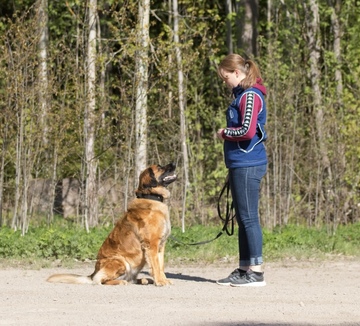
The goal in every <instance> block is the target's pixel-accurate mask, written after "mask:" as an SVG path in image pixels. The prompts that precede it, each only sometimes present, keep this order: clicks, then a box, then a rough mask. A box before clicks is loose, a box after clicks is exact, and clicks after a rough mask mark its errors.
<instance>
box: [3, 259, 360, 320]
mask: <svg viewBox="0 0 360 326" xmlns="http://www.w3.org/2000/svg"><path fill="white" fill-rule="evenodd" d="M234 267H235V266H230V265H229V264H223V265H218V264H217V265H202V266H189V265H184V266H181V265H179V266H169V267H168V268H167V269H166V274H167V276H168V278H170V279H171V280H172V281H173V283H174V285H172V286H167V287H156V286H154V285H134V284H131V285H127V286H99V285H97V286H95V285H68V284H51V283H47V282H46V281H45V280H46V278H47V277H48V276H49V275H51V274H53V273H61V272H68V273H79V274H83V275H89V274H91V273H92V271H93V267H92V265H89V264H84V265H83V266H81V268H79V267H76V268H75V269H66V268H49V269H41V270H31V269H28V268H26V269H20V268H4V266H2V269H1V270H0V294H1V296H0V307H1V308H0V325H37V326H40V325H154V326H155V325H156V326H158V325H210V326H215V325H224V326H233V325H360V277H359V276H360V261H357V260H356V261H354V260H349V261H348V260H346V259H341V260H339V261H336V260H335V261H325V262H317V263H314V262H299V261H288V262H286V263H284V262H283V263H268V264H266V268H265V278H266V282H267V286H266V287H260V288H250V287H247V288H243V287H242V288H234V287H226V286H220V285H217V284H216V283H215V281H216V280H217V279H219V278H223V277H225V276H227V275H228V274H229V273H230V272H231V271H232V270H233V268H234ZM143 276H147V274H146V270H145V273H144V274H143Z"/></svg>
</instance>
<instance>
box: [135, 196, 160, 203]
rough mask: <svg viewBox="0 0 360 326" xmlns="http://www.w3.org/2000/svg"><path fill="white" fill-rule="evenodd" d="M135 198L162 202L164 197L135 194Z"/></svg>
mask: <svg viewBox="0 0 360 326" xmlns="http://www.w3.org/2000/svg"><path fill="white" fill-rule="evenodd" d="M136 198H144V199H152V200H156V201H160V202H163V201H164V197H163V196H161V195H154V194H137V195H136Z"/></svg>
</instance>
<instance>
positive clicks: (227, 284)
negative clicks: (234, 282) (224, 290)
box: [216, 282, 231, 286]
mask: <svg viewBox="0 0 360 326" xmlns="http://www.w3.org/2000/svg"><path fill="white" fill-rule="evenodd" d="M216 284H219V285H222V286H230V285H231V283H230V282H229V283H220V282H216Z"/></svg>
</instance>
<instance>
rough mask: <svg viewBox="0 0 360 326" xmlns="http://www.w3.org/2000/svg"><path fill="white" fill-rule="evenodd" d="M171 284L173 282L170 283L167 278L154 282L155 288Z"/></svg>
mask: <svg viewBox="0 0 360 326" xmlns="http://www.w3.org/2000/svg"><path fill="white" fill-rule="evenodd" d="M172 284H173V282H171V281H170V280H169V279H167V278H165V279H161V280H158V281H155V285H156V286H166V285H172Z"/></svg>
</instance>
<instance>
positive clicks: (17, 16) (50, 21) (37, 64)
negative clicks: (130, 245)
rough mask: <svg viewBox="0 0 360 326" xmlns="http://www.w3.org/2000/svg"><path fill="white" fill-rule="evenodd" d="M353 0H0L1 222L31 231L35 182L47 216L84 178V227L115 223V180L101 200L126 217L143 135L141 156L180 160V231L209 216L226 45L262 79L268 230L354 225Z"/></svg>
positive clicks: (216, 181)
mask: <svg viewBox="0 0 360 326" xmlns="http://www.w3.org/2000/svg"><path fill="white" fill-rule="evenodd" d="M94 3H95V4H96V6H95V7H94ZM359 5H360V2H359V1H354V0H351V1H349V0H344V1H339V0H331V1H329V0H327V1H325V0H320V1H319V0H306V1H302V2H299V1H293V0H273V1H263V0H258V1H249V0H240V1H237V0H236V1H232V2H231V1H227V2H217V1H188V0H183V1H179V2H177V1H169V2H164V1H156V0H155V1H151V4H150V8H148V6H149V4H148V2H146V1H139V2H133V1H129V2H128V1H112V0H108V1H105V0H98V1H94V0H89V1H77V0H73V1H70V0H69V1H49V2H47V1H46V0H38V1H30V0H14V1H11V2H9V1H5V0H0V14H1V20H0V94H1V96H0V225H9V226H12V227H13V228H20V229H22V230H23V231H24V233H25V232H26V230H27V228H28V226H29V224H31V223H32V221H35V219H36V218H37V217H39V212H38V211H37V207H36V205H35V204H34V203H33V202H32V201H31V200H30V199H31V198H32V195H33V192H34V180H35V181H36V180H47V182H48V184H49V185H50V186H49V187H48V188H47V195H48V196H49V198H50V199H49V201H50V205H48V206H47V209H46V210H45V211H44V210H43V211H42V212H41V214H42V216H44V217H46V218H47V219H48V221H49V222H51V220H52V219H53V218H54V214H56V213H57V212H59V211H61V210H58V209H57V206H56V205H55V202H56V200H55V199H56V194H57V193H59V190H58V187H59V185H61V182H62V180H64V179H67V178H73V179H76V180H79V185H80V186H79V188H78V189H77V191H78V196H79V198H80V200H78V201H76V203H77V204H76V205H78V210H77V214H76V217H75V218H76V220H77V221H78V222H79V223H82V224H83V225H85V226H87V227H89V226H90V227H91V226H94V225H97V224H99V223H103V221H104V220H105V221H108V220H109V218H110V219H111V218H112V217H111V216H110V217H109V216H108V215H107V214H104V210H103V209H102V207H103V205H104V203H103V202H102V201H106V202H107V198H108V197H106V196H104V194H100V192H101V189H102V185H103V184H104V183H107V184H109V182H110V184H112V185H113V187H114V188H116V189H117V196H118V197H117V198H116V200H115V201H113V202H112V203H111V205H112V210H113V211H114V212H115V213H116V214H114V216H116V215H117V213H121V212H122V211H123V210H124V209H125V207H126V203H127V201H128V198H131V197H133V194H134V187H135V186H136V182H137V180H136V179H137V170H136V167H137V166H138V162H139V160H141V159H142V158H141V157H140V156H141V153H139V151H137V149H138V148H139V146H140V145H139V140H141V139H142V137H143V136H144V135H143V134H145V135H146V148H145V151H146V156H145V161H146V164H153V163H155V164H158V163H159V164H166V163H168V162H170V161H173V162H175V163H177V165H178V169H177V170H178V175H179V181H178V182H177V183H174V184H173V185H171V190H172V208H171V214H172V219H173V221H174V223H175V224H176V223H178V224H180V222H181V219H182V215H184V216H185V224H188V225H189V224H195V223H201V224H209V223H212V222H214V221H217V220H216V204H217V196H218V194H219V191H220V189H221V187H222V185H223V183H224V180H225V177H226V169H225V166H224V163H223V157H222V143H221V142H220V141H218V140H217V139H216V137H215V132H216V130H217V129H218V128H219V127H221V126H224V124H225V115H224V113H225V110H226V108H227V105H228V103H229V101H230V93H229V91H228V90H227V89H226V88H225V87H224V85H223V84H222V82H221V80H219V78H218V77H217V74H216V67H217V64H218V63H219V61H220V60H221V58H222V57H223V56H224V55H226V54H227V53H229V52H237V53H240V54H242V55H245V56H248V57H250V58H254V59H255V60H256V61H257V62H258V63H259V66H260V68H261V71H262V75H263V79H264V81H265V84H266V86H267V88H268V96H267V105H268V112H269V114H268V123H267V132H268V135H269V139H268V141H267V150H268V155H269V170H268V173H267V177H266V179H265V180H264V182H263V184H262V197H261V217H262V222H263V224H264V225H265V226H267V227H270V228H271V227H273V226H276V225H285V224H288V223H301V224H307V225H318V224H324V223H326V224H328V225H329V226H330V227H331V228H333V229H335V228H336V226H337V225H338V224H340V223H344V224H347V223H352V222H355V221H359V205H358V204H359V187H358V186H359V178H360V174H359V173H358V170H359V159H360V147H359V146H358V140H357V134H358V131H359V126H358V123H357V120H358V116H359V109H360V108H359V90H358V88H359V70H360V68H359V67H360V65H359V60H360V53H359V52H360V48H359V46H358V44H359V35H360V33H359V29H360V24H359V20H360V7H359ZM146 9H149V13H150V15H149V19H150V20H149V23H148V24H146V22H145V25H144V24H143V25H141V24H140V23H139V22H142V23H144V21H143V20H141V19H139V15H140V13H143V10H146ZM91 19H93V20H91ZM144 26H146V27H144ZM144 28H148V32H149V37H148V38H147V39H146V40H147V41H148V45H147V46H148V48H146V51H145V54H144V53H143V52H144V51H143V50H144V45H143V44H144V43H142V42H140V41H139V40H141V38H142V37H143V35H144V34H143V30H144ZM91 35H93V36H91ZM94 35H95V36H94ZM176 35H177V36H178V38H176V37H175V36H176ZM91 37H94V38H91ZM92 44H94V45H95V47H94V46H93V47H92V48H91V45H92ZM89 49H93V52H91V51H89ZM139 54H140V55H143V56H139ZM179 54H181V56H179ZM90 58H95V59H94V60H90ZM179 58H180V61H179ZM140 59H141V61H139V60H140ZM139 62H142V63H144V64H145V66H146V71H145V73H146V80H145V83H143V82H144V80H143V79H141V78H140V77H139V73H140V72H141V69H140V68H141V67H139ZM91 65H94V67H95V68H96V69H95V70H94V74H93V75H92V74H91V71H92V70H91V69H90V68H89V67H91ZM179 76H183V80H182V81H181V78H179ZM140 81H141V82H142V83H141V84H140ZM139 89H140V90H142V92H140V93H139ZM139 94H140V95H139ZM144 95H146V102H145V103H146V118H145V120H146V121H145V123H144V121H141V120H139V116H138V113H139V112H140V111H139V110H140V109H142V108H144V107H145V105H142V107H141V108H140V109H139V107H138V105H139V103H140V102H139V97H143V96H144ZM91 108H93V109H92V110H90V109H91ZM140 123H141V125H142V126H145V127H146V131H145V132H143V133H142V134H141V135H139V128H138V127H139V124H140ZM92 143H93V152H91V149H92V148H91V146H92V145H91V144H92ZM92 171H93V172H94V173H93V174H91V173H92ZM89 176H90V177H91V178H92V180H93V181H95V182H94V186H93V188H91V187H90V186H91V185H89V181H88V180H89ZM109 180H110V181H109ZM90 195H92V196H90ZM104 198H105V199H104ZM91 209H93V211H92V213H90V210H91ZM107 212H108V210H107ZM91 214H93V215H91ZM89 216H90V217H91V216H93V217H94V216H95V219H89V218H88V217H89Z"/></svg>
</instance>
